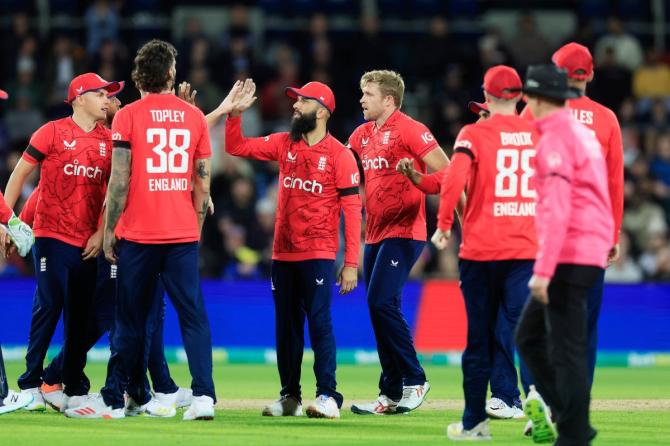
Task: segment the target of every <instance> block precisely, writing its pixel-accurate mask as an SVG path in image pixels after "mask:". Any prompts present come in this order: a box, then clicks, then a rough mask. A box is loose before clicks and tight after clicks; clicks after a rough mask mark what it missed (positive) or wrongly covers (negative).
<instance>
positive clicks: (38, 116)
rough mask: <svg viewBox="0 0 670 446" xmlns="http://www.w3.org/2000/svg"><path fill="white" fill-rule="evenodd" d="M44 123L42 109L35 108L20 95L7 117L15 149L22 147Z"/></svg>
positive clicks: (8, 128) (26, 97)
mask: <svg viewBox="0 0 670 446" xmlns="http://www.w3.org/2000/svg"><path fill="white" fill-rule="evenodd" d="M44 121H45V118H44V114H43V113H42V111H41V109H40V108H37V107H35V106H34V105H33V104H32V101H31V100H30V98H29V97H28V96H26V95H25V94H18V95H17V97H16V99H15V105H14V107H13V108H11V109H10V110H9V111H8V112H7V114H6V116H5V124H6V125H7V130H8V132H9V140H10V143H11V144H12V145H13V146H14V147H20V146H21V145H22V142H23V141H27V140H29V139H30V136H31V135H32V134H33V132H34V131H35V130H37V129H38V128H40V127H41V126H42V124H44ZM24 148H25V147H24Z"/></svg>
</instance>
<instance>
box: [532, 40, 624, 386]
mask: <svg viewBox="0 0 670 446" xmlns="http://www.w3.org/2000/svg"><path fill="white" fill-rule="evenodd" d="M552 62H553V63H554V65H556V66H557V67H559V68H564V69H565V70H567V72H568V83H569V84H570V86H572V87H574V88H577V89H578V90H580V91H581V93H582V96H580V97H579V98H576V99H569V100H568V101H567V103H568V108H569V109H570V111H571V113H572V116H573V117H574V118H575V119H576V120H577V121H578V122H580V123H582V124H584V125H585V126H586V127H588V128H589V129H590V130H591V131H592V133H593V134H595V136H596V139H598V142H599V143H600V148H601V149H602V152H603V156H604V157H605V162H606V164H607V188H608V190H609V194H610V199H611V200H612V215H613V217H614V241H615V244H614V247H613V248H612V250H611V251H610V254H609V258H608V261H609V262H610V263H611V262H614V261H616V260H617V259H618V257H619V233H620V232H621V221H622V219H623V143H622V138H621V127H620V126H619V121H618V120H617V117H616V114H615V113H614V112H613V111H612V110H610V109H609V108H607V107H605V106H604V105H601V104H599V103H598V102H596V101H594V100H592V99H590V98H588V97H587V96H584V94H585V93H586V85H587V84H588V83H589V82H591V81H592V80H593V77H594V72H593V58H592V57H591V53H590V52H589V49H588V48H586V47H585V46H582V45H580V44H578V43H575V42H571V43H568V44H566V45H564V46H562V47H561V48H559V49H558V50H557V51H556V52H555V53H554V55H553V57H552ZM522 116H524V117H526V118H528V119H533V113H532V110H531V109H530V107H526V108H525V109H524V110H523V112H522ZM604 283H605V271H604V270H603V271H602V274H601V275H600V276H599V277H598V280H597V281H596V283H595V284H594V285H593V287H592V288H591V289H589V292H588V314H589V316H588V337H589V340H588V349H589V380H590V383H591V385H593V377H594V373H595V367H596V355H597V352H598V317H599V316H600V307H601V305H602V300H603V285H604Z"/></svg>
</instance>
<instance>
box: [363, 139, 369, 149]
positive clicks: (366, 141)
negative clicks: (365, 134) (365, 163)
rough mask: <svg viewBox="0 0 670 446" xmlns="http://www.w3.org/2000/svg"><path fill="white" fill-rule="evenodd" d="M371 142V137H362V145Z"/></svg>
mask: <svg viewBox="0 0 670 446" xmlns="http://www.w3.org/2000/svg"><path fill="white" fill-rule="evenodd" d="M369 142H370V138H361V145H362V146H363V147H365V146H367V145H368V143H369Z"/></svg>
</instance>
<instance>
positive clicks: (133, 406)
mask: <svg viewBox="0 0 670 446" xmlns="http://www.w3.org/2000/svg"><path fill="white" fill-rule="evenodd" d="M124 402H125V404H124V406H123V414H124V415H125V416H127V417H139V416H140V415H142V414H143V413H144V410H145V408H146V406H147V405H146V404H138V403H137V402H136V401H135V400H134V399H133V397H131V396H130V395H128V394H126V395H125V398H124Z"/></svg>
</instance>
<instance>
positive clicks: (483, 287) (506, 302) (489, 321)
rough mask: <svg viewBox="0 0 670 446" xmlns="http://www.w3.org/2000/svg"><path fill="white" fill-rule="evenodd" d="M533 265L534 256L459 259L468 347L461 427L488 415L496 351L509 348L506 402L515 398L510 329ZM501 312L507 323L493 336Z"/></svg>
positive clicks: (506, 359) (464, 353)
mask: <svg viewBox="0 0 670 446" xmlns="http://www.w3.org/2000/svg"><path fill="white" fill-rule="evenodd" d="M533 264H534V261H533V260H499V261H490V262H478V261H472V260H464V259H461V260H460V263H459V269H460V273H461V274H460V276H461V277H460V279H461V291H462V292H463V298H464V299H465V310H466V313H467V317H468V334H467V346H466V348H465V351H464V352H463V358H462V368H463V392H464V395H465V410H464V411H463V426H464V428H465V429H472V428H473V427H474V426H476V425H477V424H478V423H480V422H482V421H484V420H485V419H486V418H487V415H486V393H487V389H488V384H489V380H490V379H491V377H492V370H493V364H494V362H495V355H496V351H507V354H506V358H505V361H506V362H507V365H508V367H511V368H510V369H509V371H508V373H509V374H510V375H512V376H513V378H512V377H509V378H506V380H505V381H506V384H508V386H507V388H505V389H504V392H505V393H506V394H507V395H511V399H510V398H507V397H506V398H505V399H508V401H506V402H507V403H508V404H513V403H514V398H516V399H518V395H519V390H518V387H517V376H516V369H515V368H514V345H513V341H514V337H513V330H514V328H515V327H516V323H517V321H518V319H519V316H520V315H521V311H522V310H523V306H524V304H525V302H526V299H527V296H528V280H529V279H530V277H531V276H532V274H533ZM500 316H502V317H503V319H504V321H505V323H506V324H507V325H508V326H509V327H511V330H510V331H509V332H507V333H506V334H504V336H503V339H502V342H499V340H500V338H497V337H496V329H497V321H498V319H499V317H500ZM523 373H524V372H523V368H522V375H523ZM493 392H494V396H497V395H496V394H495V391H493ZM514 395H515V396H514ZM501 396H502V395H501Z"/></svg>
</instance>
